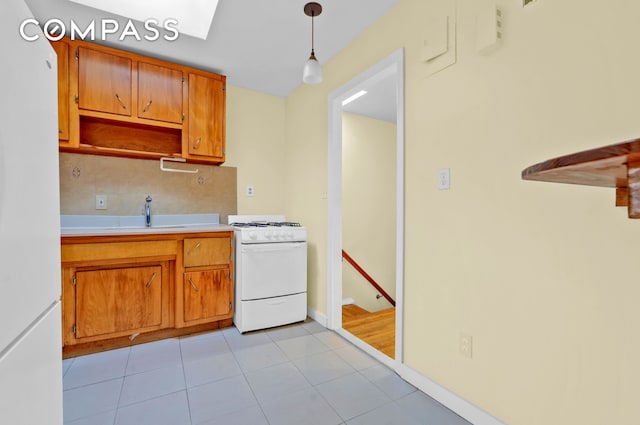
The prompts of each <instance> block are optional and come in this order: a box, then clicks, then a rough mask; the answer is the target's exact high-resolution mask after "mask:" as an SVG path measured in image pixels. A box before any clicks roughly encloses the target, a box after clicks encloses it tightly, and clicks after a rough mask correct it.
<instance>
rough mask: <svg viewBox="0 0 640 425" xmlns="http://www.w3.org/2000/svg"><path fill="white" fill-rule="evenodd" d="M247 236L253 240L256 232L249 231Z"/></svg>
mask: <svg viewBox="0 0 640 425" xmlns="http://www.w3.org/2000/svg"><path fill="white" fill-rule="evenodd" d="M249 238H250V239H252V240H254V241H255V240H256V239H258V234H257V233H256V232H251V233H249Z"/></svg>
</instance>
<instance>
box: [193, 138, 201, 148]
mask: <svg viewBox="0 0 640 425" xmlns="http://www.w3.org/2000/svg"><path fill="white" fill-rule="evenodd" d="M201 141H202V137H198V138H197V139H196V141H195V143H194V144H193V148H194V149H198V148H199V147H200V142H201Z"/></svg>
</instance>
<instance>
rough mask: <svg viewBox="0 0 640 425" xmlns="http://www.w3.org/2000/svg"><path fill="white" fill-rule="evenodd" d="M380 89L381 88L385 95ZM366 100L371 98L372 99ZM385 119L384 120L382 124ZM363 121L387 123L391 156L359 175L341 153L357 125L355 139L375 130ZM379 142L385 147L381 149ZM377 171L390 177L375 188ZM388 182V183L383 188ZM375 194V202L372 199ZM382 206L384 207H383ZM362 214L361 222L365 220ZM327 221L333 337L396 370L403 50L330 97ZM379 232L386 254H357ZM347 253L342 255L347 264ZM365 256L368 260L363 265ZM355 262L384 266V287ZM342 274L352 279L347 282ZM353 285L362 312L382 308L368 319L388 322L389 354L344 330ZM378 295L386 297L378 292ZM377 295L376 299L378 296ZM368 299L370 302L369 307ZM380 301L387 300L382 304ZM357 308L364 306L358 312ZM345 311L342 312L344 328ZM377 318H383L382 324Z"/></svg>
mask: <svg viewBox="0 0 640 425" xmlns="http://www.w3.org/2000/svg"><path fill="white" fill-rule="evenodd" d="M383 87H386V88H385V89H382V88H383ZM363 90H364V91H367V92H368V93H367V94H366V95H364V96H362V97H361V98H359V99H358V100H357V101H354V102H352V103H349V104H345V105H343V103H344V102H345V100H347V99H349V98H350V97H352V96H353V95H354V94H356V93H359V92H361V91H363ZM385 90H386V91H385ZM369 93H370V94H371V96H369ZM376 93H382V94H381V95H380V96H379V99H376V97H377V96H376V95H375V94H376ZM356 102H358V103H356ZM363 111H365V112H363ZM384 111H387V112H386V115H379V116H378V115H375V114H385V112H384ZM389 111H391V113H393V116H392V118H389V116H390V115H389V113H390V112H389ZM351 114H356V115H358V116H360V115H364V116H365V121H363V120H362V119H361V118H360V117H351ZM382 116H385V117H386V118H381V117H382ZM367 117H369V118H371V117H374V120H375V122H378V120H382V121H387V122H388V124H389V126H388V127H385V124H382V126H381V127H380V128H387V130H385V131H392V135H391V139H392V140H391V141H390V144H389V146H387V147H386V148H385V149H390V150H389V151H387V154H384V153H383V152H375V154H376V155H377V157H376V158H369V159H368V160H366V161H361V163H362V164H367V165H368V168H369V169H368V170H367V169H360V167H358V168H359V169H357V170H356V169H352V168H351V167H353V164H356V163H358V161H354V159H353V158H351V159H349V157H348V155H352V156H353V152H351V153H348V152H347V151H346V150H345V148H347V147H348V146H349V145H350V144H351V142H349V140H348V138H350V137H351V136H350V135H349V133H348V132H345V129H347V128H353V127H354V126H355V127H358V128H360V130H357V131H355V133H356V134H362V131H364V132H366V131H372V127H374V126H376V125H377V124H375V125H374V124H373V123H374V121H368V122H367V121H366V119H367ZM354 122H355V124H354ZM389 129H391V130H389ZM373 131H375V133H376V138H377V137H378V136H377V134H378V133H379V131H377V130H373ZM368 139H370V140H371V139H372V138H371V137H368ZM361 142H362V141H360V142H358V143H360V144H361ZM382 143H383V144H384V143H385V142H382ZM347 144H349V145H347ZM356 145H357V144H356ZM359 149H360V150H359V151H357V152H359V153H357V152H356V153H355V155H356V156H355V157H356V158H357V157H358V155H361V154H362V153H364V152H367V148H366V147H364V148H363V147H362V146H361V147H360V148H359ZM389 152H390V154H389ZM368 153H371V152H368ZM372 161H373V163H372ZM349 164H351V165H349ZM345 166H349V167H350V168H349V169H348V170H345V168H344V167H345ZM383 166H384V167H383ZM376 167H378V169H380V170H381V169H382V168H384V169H385V170H386V171H385V173H387V175H388V176H391V177H390V178H389V177H387V178H383V179H382V180H380V179H378V180H377V181H376V177H375V170H376ZM365 168H366V167H365ZM389 173H390V174H389ZM378 177H380V176H378ZM362 178H364V179H365V180H366V181H367V182H368V183H367V185H366V186H367V189H366V190H367V191H368V193H364V192H362V193H360V194H358V195H357V198H356V199H355V200H354V199H353V198H354V196H353V187H357V186H358V185H359V184H360V185H361V184H362V183H358V179H362ZM390 179H391V182H389V181H388V180H390ZM384 181H387V182H386V183H388V184H390V185H391V186H387V187H386V188H381V187H380V186H381V185H382V184H383V182H384ZM363 190H365V189H363ZM350 193H351V195H350ZM376 194H377V195H379V196H378V199H377V200H376V196H377V195H376ZM346 196H349V199H347V198H346ZM354 205H355V206H354ZM383 205H384V206H385V208H383V207H382V206H383ZM345 208H350V210H349V211H348V212H347V211H346V209H345ZM356 208H361V209H362V211H368V212H366V213H365V212H359V211H351V209H356ZM383 210H384V211H383ZM376 213H377V215H376ZM359 215H360V216H362V220H360V219H359ZM365 215H366V218H365V217H364V216H365ZM328 218H329V220H328V244H327V249H328V252H327V269H328V270H327V276H328V296H327V300H328V308H327V310H328V325H329V328H330V329H333V330H336V331H337V332H338V333H340V334H341V335H343V336H344V337H345V338H347V339H348V340H350V341H351V342H353V343H354V344H356V345H357V346H359V347H360V348H362V349H363V350H364V351H366V352H367V353H369V354H371V355H372V356H374V357H375V358H377V359H378V360H380V361H382V362H384V363H385V364H387V365H389V366H391V367H393V368H394V369H397V368H398V367H399V366H400V365H401V364H402V362H403V356H402V329H403V322H402V317H403V314H402V313H403V282H404V273H403V272H404V250H403V247H404V52H403V50H402V49H400V50H398V51H396V52H394V53H393V54H391V55H390V56H388V57H387V58H385V59H384V60H382V61H381V62H379V63H378V64H376V65H374V66H373V67H371V68H370V69H368V70H367V71H365V72H363V73H362V74H360V75H359V76H357V77H355V78H354V79H353V80H351V81H349V82H348V83H346V84H345V85H343V86H342V87H340V88H338V89H336V90H334V91H333V92H332V93H331V94H330V95H329V181H328ZM376 220H378V225H377V226H378V227H377V228H376V227H375V226H374V227H373V228H370V229H369V230H366V228H364V227H362V226H361V224H362V223H364V222H365V221H367V222H372V223H373V222H375V221H376ZM354 223H355V224H354ZM358 227H361V229H358ZM383 228H384V230H383ZM381 232H384V234H385V241H384V242H382V243H383V244H384V245H385V246H384V248H385V249H379V250H377V252H370V251H372V250H367V249H366V248H362V247H363V246H367V245H368V246H369V247H371V246H374V245H375V244H376V243H377V242H376V241H378V242H379V241H380V239H381V238H382V233H381ZM347 245H349V246H347ZM348 249H353V250H355V251H356V252H358V254H356V253H355V252H351V253H349V251H348ZM373 251H376V250H373ZM344 253H346V257H345V256H344ZM358 255H361V256H362V257H363V259H359V258H358ZM376 256H378V257H377V258H382V259H384V261H378V260H375V258H376ZM347 257H348V258H349V259H350V260H353V261H350V260H347V261H345V262H346V263H348V264H345V262H343V258H344V259H346V258H347ZM364 257H369V258H366V259H364ZM389 257H391V258H389ZM371 259H374V260H371ZM359 261H364V262H367V263H368V264H372V265H374V266H373V268H376V267H378V266H379V264H378V263H385V264H386V265H385V266H384V267H383V269H384V271H383V272H381V271H379V270H376V273H375V274H376V275H378V276H380V275H382V276H385V275H386V277H383V278H382V280H384V281H385V283H383V284H381V285H379V286H380V287H381V288H375V289H372V288H370V285H371V286H373V285H372V284H371V282H370V281H369V279H367V277H366V276H365V275H368V274H369V273H368V271H367V270H366V267H360V266H359ZM353 263H355V264H357V265H358V267H356V266H354V265H353ZM358 268H359V269H363V270H362V271H364V272H365V273H364V274H363V273H361V270H358ZM354 270H355V272H354ZM347 274H349V275H351V274H353V275H357V276H356V277H354V276H347ZM372 274H373V273H372ZM369 277H371V276H369ZM376 278H377V276H376ZM376 278H373V279H372V280H373V281H374V282H375V283H378V282H376ZM358 280H360V281H361V283H359V284H358V283H355V284H353V283H350V282H351V281H358ZM389 281H390V282H389ZM350 285H351V286H353V285H364V286H363V288H366V289H363V291H364V292H362V293H363V294H364V295H361V294H360V293H359V292H356V293H357V294H358V295H357V297H359V298H360V299H361V300H364V301H365V302H364V304H367V305H368V308H363V310H366V311H368V310H371V309H376V308H375V307H376V304H377V305H379V306H380V308H379V309H377V310H379V311H380V312H381V313H379V314H378V316H379V317H377V318H376V317H371V320H373V321H377V320H389V319H391V328H389V327H388V326H387V329H386V332H387V333H388V332H389V329H391V333H392V334H393V335H392V336H393V337H394V338H393V341H392V343H391V344H392V347H391V349H389V347H387V348H386V349H385V350H382V347H380V346H378V347H376V344H375V343H374V342H372V341H369V342H365V340H366V337H363V336H362V335H361V336H360V337H358V336H356V335H355V333H357V332H356V331H353V329H352V331H349V330H348V329H346V327H345V326H348V325H347V322H349V321H350V319H351V318H350V316H349V313H348V310H349V309H351V310H352V311H353V310H354V309H352V308H347V309H346V310H345V309H343V305H345V304H346V305H351V304H350V303H351V302H352V301H353V302H354V304H355V302H356V301H358V300H356V299H354V296H349V294H350V293H353V292H349V291H353V288H352V289H347V292H343V290H344V289H345V286H350ZM385 288H386V289H385ZM381 290H382V292H384V293H386V294H383V293H381ZM366 291H369V292H370V295H366ZM371 291H373V292H371ZM371 294H373V295H371ZM345 295H346V296H345ZM377 295H380V297H378V296H377ZM386 295H390V297H389V298H391V299H393V300H394V301H395V307H392V306H391V305H390V304H385V303H389V301H385V300H386V299H387V296H386ZM372 296H373V297H374V299H373V300H370V298H371V297H372ZM383 298H384V300H382V299H383ZM357 304H363V301H358V302H357ZM357 304H356V305H357ZM372 305H373V308H372ZM358 307H361V306H359V305H358ZM343 310H345V316H344V319H345V320H344V322H343ZM382 316H384V317H385V318H386V319H383V318H382ZM366 321H367V319H366V318H364V319H362V320H360V322H361V323H365V322H366ZM378 324H379V323H378ZM384 344H387V345H388V344H389V343H388V342H385V343H384ZM383 351H385V352H383ZM390 354H392V355H390Z"/></svg>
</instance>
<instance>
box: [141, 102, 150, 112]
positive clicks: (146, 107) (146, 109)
mask: <svg viewBox="0 0 640 425" xmlns="http://www.w3.org/2000/svg"><path fill="white" fill-rule="evenodd" d="M151 102H152V100H151V99H149V102H147V104H146V105H144V108H143V109H142V112H147V111H148V110H149V106H151Z"/></svg>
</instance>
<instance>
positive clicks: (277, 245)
mask: <svg viewBox="0 0 640 425" xmlns="http://www.w3.org/2000/svg"><path fill="white" fill-rule="evenodd" d="M306 246H307V243H306V242H274V243H252V244H243V245H242V248H241V251H242V252H274V251H288V250H293V249H300V248H305V247H306Z"/></svg>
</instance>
